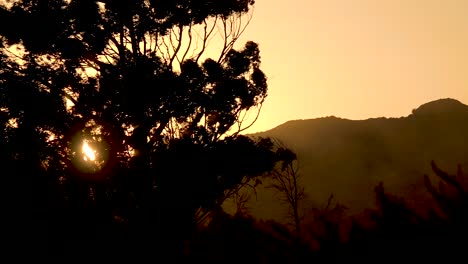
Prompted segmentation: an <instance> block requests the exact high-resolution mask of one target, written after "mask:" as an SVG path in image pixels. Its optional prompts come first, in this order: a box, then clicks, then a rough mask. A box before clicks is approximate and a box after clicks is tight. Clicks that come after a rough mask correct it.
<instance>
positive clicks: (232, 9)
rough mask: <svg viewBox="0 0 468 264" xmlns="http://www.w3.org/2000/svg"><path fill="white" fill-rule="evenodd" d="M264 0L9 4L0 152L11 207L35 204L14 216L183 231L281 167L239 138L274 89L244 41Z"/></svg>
mask: <svg viewBox="0 0 468 264" xmlns="http://www.w3.org/2000/svg"><path fill="white" fill-rule="evenodd" d="M253 4H254V1H253V0H223V1H176V0H174V1H157V0H155V1H147V0H137V1H133V0H132V1H128V0H125V1H121V0H102V1H93V0H68V1H65V0H61V1H60V0H52V1H49V0H22V1H7V2H5V3H3V4H1V5H0V25H1V26H0V45H1V46H0V48H1V52H0V74H1V78H0V121H1V124H2V129H1V130H0V136H1V140H0V144H1V151H0V152H1V153H0V155H1V161H0V162H1V163H2V164H1V165H2V166H3V168H4V174H5V175H4V177H3V178H5V181H9V182H8V184H6V185H5V186H8V187H6V188H7V189H8V194H7V196H8V201H10V202H7V204H10V205H11V207H12V208H16V209H17V208H20V205H22V206H25V207H22V208H28V209H27V210H26V209H25V210H22V211H23V212H24V214H25V215H24V217H17V218H21V219H23V220H24V219H32V220H30V221H31V222H34V221H35V222H38V220H37V219H48V220H44V223H47V224H46V225H47V226H48V228H49V229H50V231H51V234H52V233H54V232H56V233H57V236H58V237H61V238H63V237H62V236H61V235H59V234H58V233H60V232H59V231H58V229H59V227H58V226H61V227H63V228H65V229H64V230H72V229H74V228H75V229H76V230H81V231H78V232H76V233H75V235H76V236H78V237H86V236H87V235H90V234H94V233H93V232H100V233H105V232H107V231H103V230H107V229H109V228H110V226H112V228H114V227H115V230H117V229H118V230H120V231H119V232H120V233H121V234H126V235H128V236H133V235H137V236H139V235H141V236H142V237H153V238H154V237H155V236H158V235H159V236H160V237H177V238H180V237H183V235H182V234H187V233H188V232H189V230H190V228H191V227H192V226H193V225H194V223H196V222H197V219H195V218H196V217H199V218H203V217H205V216H206V214H207V213H208V212H210V211H211V210H212V209H213V208H218V207H219V206H220V204H221V203H222V202H223V201H224V200H225V199H226V196H227V195H229V194H231V193H232V192H230V190H233V189H235V188H236V187H237V186H238V185H239V184H242V183H243V182H245V181H247V180H249V179H251V178H253V177H256V176H258V175H261V174H262V173H264V172H265V171H268V170H271V169H272V168H273V166H274V164H275V160H276V157H277V156H276V155H275V153H274V151H273V144H272V143H271V141H269V140H268V139H263V140H258V141H254V140H252V139H250V138H247V137H245V136H241V135H239V133H240V132H241V131H242V130H243V129H245V128H247V127H249V124H245V122H247V121H251V120H246V116H247V115H246V114H247V112H249V111H257V114H258V112H259V111H260V107H261V104H262V103H263V101H264V99H265V97H266V96H267V83H266V77H265V75H264V73H263V72H262V71H261V70H260V62H261V60H260V55H259V48H258V45H257V44H256V43H254V42H247V43H246V44H245V45H244V47H241V48H240V49H234V44H235V43H236V41H237V39H238V38H239V36H240V34H241V33H242V32H243V30H244V29H245V26H246V25H247V24H248V21H249V19H250V15H251V9H252V6H253ZM215 36H217V37H218V41H217V42H216V40H213V39H214V37H215ZM210 41H213V43H215V44H213V45H216V44H219V45H218V47H217V48H218V49H216V48H214V49H210V47H212V46H210V45H209V44H210ZM213 50H214V51H215V50H219V52H218V54H215V55H213V54H214V53H213ZM254 121H255V120H254ZM83 141H86V142H87V144H88V145H89V146H90V147H91V148H92V149H94V150H95V151H96V152H95V154H93V155H95V157H93V158H90V157H88V158H87V159H88V162H83V158H84V156H83V150H82V148H81V144H82V142H83ZM85 158H86V157H85ZM7 171H8V172H9V173H6V172H7ZM19 175H21V177H20V176H19ZM20 201H21V202H20ZM31 214H32V215H34V217H32V218H31V217H29V218H28V216H31ZM12 215H13V214H12ZM26 215H28V216H26ZM57 216H59V218H57ZM78 216H79V217H78ZM84 218H86V219H84ZM15 219H16V218H15ZM51 219H54V220H51ZM57 219H61V220H60V221H58V222H57ZM16 220H17V219H16ZM16 220H12V221H13V222H14V221H16ZM28 221H29V220H28ZM102 227H105V228H102ZM176 227H177V228H176ZM112 228H110V229H112ZM49 229H48V230H49ZM115 230H114V229H112V230H109V232H110V233H112V232H114V231H115ZM52 231H54V232H52ZM25 232H26V231H25ZM28 232H29V231H28ZM114 233H115V232H114ZM51 236H52V235H51ZM71 237H73V236H71ZM103 237H104V235H103ZM57 239H58V238H57ZM70 239H73V238H70ZM141 243H143V242H141Z"/></svg>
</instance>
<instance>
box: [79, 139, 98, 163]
mask: <svg viewBox="0 0 468 264" xmlns="http://www.w3.org/2000/svg"><path fill="white" fill-rule="evenodd" d="M81 150H82V151H83V154H84V156H83V159H84V160H85V161H95V160H96V151H95V150H93V149H92V148H91V147H90V146H89V145H88V142H86V141H83V146H82V147H81Z"/></svg>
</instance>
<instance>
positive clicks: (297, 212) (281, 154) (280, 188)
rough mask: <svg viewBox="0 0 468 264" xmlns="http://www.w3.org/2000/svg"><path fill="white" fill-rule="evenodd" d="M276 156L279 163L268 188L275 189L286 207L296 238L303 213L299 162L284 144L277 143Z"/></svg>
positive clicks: (303, 194) (302, 192) (302, 191)
mask: <svg viewBox="0 0 468 264" xmlns="http://www.w3.org/2000/svg"><path fill="white" fill-rule="evenodd" d="M276 144H277V145H278V146H277V147H278V150H277V152H276V153H277V155H278V160H281V162H280V163H279V164H278V166H277V167H276V168H275V170H273V171H272V173H271V179H272V183H271V184H270V185H269V187H271V188H273V189H275V190H276V191H277V192H278V194H279V196H280V200H281V201H282V202H283V203H285V204H286V205H287V206H288V216H289V217H290V219H292V222H293V225H294V229H295V231H296V236H297V237H298V238H299V237H300V236H301V222H302V218H303V212H301V209H302V206H303V202H304V198H305V192H304V187H303V186H302V182H301V174H300V171H299V162H298V160H297V155H296V154H295V153H294V152H293V151H291V150H290V149H288V148H286V147H285V146H284V144H282V143H281V142H279V141H277V142H276Z"/></svg>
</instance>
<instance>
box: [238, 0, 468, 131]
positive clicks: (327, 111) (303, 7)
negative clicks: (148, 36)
mask: <svg viewBox="0 0 468 264" xmlns="http://www.w3.org/2000/svg"><path fill="white" fill-rule="evenodd" d="M247 40H252V41H254V42H257V43H259V45H260V52H261V56H262V67H261V68H262V70H263V71H264V72H265V74H266V75H267V76H268V85H269V95H268V97H267V99H266V101H265V103H264V105H263V108H262V112H261V114H260V117H259V119H258V120H257V122H256V123H255V124H254V125H253V126H252V127H251V128H250V129H249V130H247V131H246V132H247V133H253V132H257V131H265V130H268V129H271V128H274V127H276V126H278V125H280V124H282V123H284V122H286V121H288V120H295V119H308V118H317V117H325V116H331V115H334V116H337V117H341V118H348V119H355V120H359V119H367V118H373V117H401V116H407V115H409V114H410V113H411V110H412V109H414V108H417V107H418V106H420V105H421V104H424V103H427V102H430V101H432V100H437V99H440V98H454V99H457V100H459V101H461V102H462V103H464V104H468V1H467V0H289V1H282V0H256V4H255V10H254V14H253V18H252V21H251V22H250V25H249V26H248V28H247V29H246V31H245V32H244V34H243V35H242V38H241V39H240V40H239V42H241V43H242V44H243V43H245V41H247Z"/></svg>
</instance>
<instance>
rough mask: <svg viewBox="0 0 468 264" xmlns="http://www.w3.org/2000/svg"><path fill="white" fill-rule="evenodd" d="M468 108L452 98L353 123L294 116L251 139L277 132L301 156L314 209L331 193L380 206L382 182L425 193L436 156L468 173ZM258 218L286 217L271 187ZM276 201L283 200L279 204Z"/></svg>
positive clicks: (256, 205) (359, 204)
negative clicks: (376, 193) (377, 190)
mask: <svg viewBox="0 0 468 264" xmlns="http://www.w3.org/2000/svg"><path fill="white" fill-rule="evenodd" d="M466 121H468V106H467V105H464V104H463V103H461V102H460V101H458V100H455V99H451V98H445V99H439V100H435V101H431V102H428V103H425V104H422V105H421V106H419V107H418V108H416V109H414V110H413V111H412V113H411V114H409V115H408V116H405V117H400V118H385V117H379V118H369V119H364V120H351V119H345V118H339V117H335V116H328V117H321V118H314V119H300V120H290V121H288V122H285V123H283V124H281V125H279V126H277V127H275V128H272V129H270V130H267V131H264V132H257V133H253V134H248V135H247V136H250V137H254V138H257V137H271V138H274V139H276V140H279V141H281V142H282V143H284V144H285V145H286V146H287V147H289V148H291V149H292V150H293V151H295V152H296V153H297V154H298V158H299V162H300V165H301V173H302V175H303V180H304V186H305V189H306V192H307V193H308V197H309V202H310V204H311V206H320V205H323V204H325V203H326V201H327V199H328V197H329V196H330V195H331V194H334V196H335V197H336V198H337V201H339V202H341V203H343V204H345V205H346V206H348V207H349V208H350V210H351V211H359V210H361V209H363V208H366V207H370V206H372V205H373V204H374V201H373V187H374V186H375V185H377V184H378V183H379V182H381V181H382V182H383V183H384V186H385V187H386V188H387V189H388V190H389V191H391V192H393V193H396V194H401V195H405V196H407V195H410V196H411V195H412V196H418V195H424V193H425V189H424V185H423V175H424V174H428V175H431V174H432V171H431V167H430V162H431V161H432V160H434V161H435V162H436V163H437V164H438V165H439V166H440V167H441V168H445V169H446V170H447V171H449V172H454V171H456V167H457V164H460V165H461V166H462V167H463V168H465V170H468V140H465V137H466V135H468V122H466ZM258 193H259V195H258V196H259V197H260V198H259V199H258V201H257V202H252V203H251V207H252V211H253V212H254V215H256V216H258V217H260V218H274V219H278V218H279V215H284V212H282V213H280V211H281V210H282V209H281V208H279V207H278V205H277V200H275V199H276V198H275V197H274V195H273V194H272V192H271V190H267V189H266V188H264V189H263V190H261V191H260V192H258ZM275 201H276V203H275Z"/></svg>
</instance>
